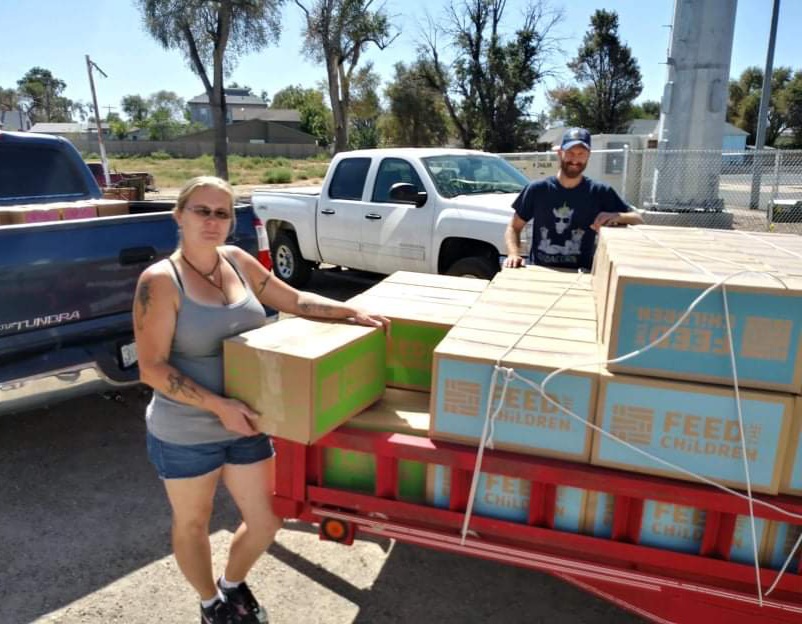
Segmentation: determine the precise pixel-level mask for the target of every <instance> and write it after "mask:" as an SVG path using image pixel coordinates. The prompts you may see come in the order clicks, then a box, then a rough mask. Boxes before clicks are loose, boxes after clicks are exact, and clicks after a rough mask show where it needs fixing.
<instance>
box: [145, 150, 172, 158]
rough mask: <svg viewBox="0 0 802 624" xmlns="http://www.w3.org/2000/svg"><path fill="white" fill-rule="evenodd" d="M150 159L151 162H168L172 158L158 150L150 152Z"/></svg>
mask: <svg viewBox="0 0 802 624" xmlns="http://www.w3.org/2000/svg"><path fill="white" fill-rule="evenodd" d="M150 157H151V158H152V159H153V160H169V159H171V158H172V156H170V154H168V153H167V152H165V151H164V150H159V151H157V152H151V153H150Z"/></svg>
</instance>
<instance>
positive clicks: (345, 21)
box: [295, 0, 395, 152]
mask: <svg viewBox="0 0 802 624" xmlns="http://www.w3.org/2000/svg"><path fill="white" fill-rule="evenodd" d="M295 4H297V5H298V6H299V7H300V8H301V10H302V11H303V13H304V16H305V18H306V27H305V29H304V37H305V44H304V49H305V51H306V54H307V55H308V56H309V57H310V58H311V59H312V60H314V61H315V62H317V63H320V64H324V65H325V66H326V76H327V85H328V90H329V101H330V104H331V110H332V114H333V117H334V150H335V152H340V151H343V150H345V149H346V148H347V146H348V129H349V115H350V111H351V81H352V79H353V77H354V71H355V70H356V67H357V65H358V63H359V61H360V58H361V56H362V54H363V53H364V52H365V50H366V49H367V48H368V46H369V45H371V44H373V45H375V46H376V47H377V48H379V49H380V50H383V49H385V48H386V47H387V46H388V45H390V43H392V41H393V40H394V39H395V36H391V34H390V31H391V24H390V19H389V17H388V16H387V13H386V12H385V11H384V9H383V8H378V9H376V10H375V11H374V10H372V9H371V7H372V4H373V0H295Z"/></svg>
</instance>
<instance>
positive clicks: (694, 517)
mask: <svg viewBox="0 0 802 624" xmlns="http://www.w3.org/2000/svg"><path fill="white" fill-rule="evenodd" d="M788 245H792V246H793V245H797V246H798V245H799V242H798V240H797V239H796V238H794V237H791V238H790V239H789V238H788V237H784V236H779V237H777V238H774V237H772V236H769V235H759V236H756V235H747V234H741V233H738V232H720V231H715V230H688V229H684V228H656V227H637V228H627V229H625V230H624V229H605V230H603V231H602V233H601V235H600V237H599V247H598V250H597V255H596V259H595V263H594V275H593V278H594V279H593V286H594V291H595V295H596V297H595V298H596V304H597V311H598V313H599V318H600V325H599V335H600V341H601V344H602V346H603V351H604V359H606V360H610V363H609V364H608V365H607V366H606V368H605V370H603V371H602V374H601V381H600V387H599V401H598V407H597V411H596V419H597V420H596V422H597V424H598V425H599V426H600V427H602V429H603V430H604V431H607V432H610V433H612V434H614V435H615V436H617V437H618V438H621V439H623V440H626V441H627V442H628V443H629V444H631V445H632V447H634V448H636V449H640V450H642V451H645V452H647V453H649V454H651V455H654V456H657V457H659V458H661V459H663V460H666V461H669V462H671V463H673V464H675V465H678V466H681V467H682V468H684V469H686V470H689V471H692V472H694V473H696V474H699V475H702V476H704V477H707V478H709V479H712V480H714V481H716V482H718V483H722V484H725V485H728V486H731V487H733V488H736V489H740V490H745V489H746V473H745V468H744V460H743V453H744V449H743V445H742V435H743V442H745V453H746V456H747V458H748V460H749V472H750V475H749V476H750V481H751V486H752V490H753V491H754V492H762V493H767V494H776V493H778V491H779V492H782V493H794V491H793V483H792V482H793V481H794V475H796V474H797V472H795V471H794V467H793V466H794V465H795V463H796V457H797V456H798V455H800V453H799V448H798V447H799V443H798V437H797V438H795V437H793V436H791V440H792V444H791V445H790V446H789V444H788V441H789V435H790V434H791V433H792V432H793V433H794V435H796V436H798V431H799V426H800V420H802V413H800V410H802V402H800V398H799V396H798V395H799V394H800V393H802V280H800V279H799V275H798V273H799V271H798V267H799V266H802V265H800V264H799V259H801V258H802V255H800V256H799V258H796V256H795V255H794V253H795V251H794V250H793V249H790V248H789V247H788ZM789 252H790V253H789ZM722 280H726V282H725V287H726V294H727V304H728V312H729V329H728V323H727V315H726V314H725V311H724V298H723V295H722V290H721V289H720V288H719V289H716V290H713V291H711V292H710V294H709V295H708V296H707V297H706V298H704V299H702V300H699V297H700V295H701V294H702V293H703V292H704V291H705V290H707V289H709V288H711V287H712V286H714V285H716V284H717V283H719V282H721V281H722ZM692 305H694V307H693V310H692V311H691V312H690V313H689V314H688V315H687V317H686V318H683V316H684V315H685V312H686V311H687V310H688V308H689V307H691V306H692ZM675 325H676V328H675V330H674V331H673V333H672V334H671V335H670V336H669V337H667V338H666V339H664V340H661V341H660V342H658V343H657V344H656V345H655V346H654V347H651V348H649V345H651V344H652V343H654V342H655V341H657V340H658V339H660V337H661V336H662V335H664V334H665V333H666V332H667V331H668V330H669V328H671V327H673V326H675ZM730 331H731V332H732V339H730ZM632 353H637V355H634V356H633V357H629V358H627V357H625V356H627V355H628V354H632ZM733 360H734V363H735V370H734V369H733ZM735 371H737V378H738V385H739V387H740V398H741V408H742V418H743V423H744V427H743V432H742V431H741V428H740V426H739V418H738V411H737V408H736V401H735V392H734V387H733V386H734V379H735ZM591 463H594V464H597V465H601V466H608V467H613V468H620V469H624V470H631V471H637V472H644V473H648V474H657V475H664V476H668V477H672V478H678V479H689V480H691V479H692V477H690V476H688V475H685V474H683V473H681V472H678V471H676V470H673V469H671V468H669V467H667V466H665V465H661V464H659V463H657V462H655V461H654V460H652V459H649V458H647V457H645V456H644V455H642V454H640V453H638V452H637V451H636V450H633V448H630V447H626V446H624V445H622V444H620V443H619V442H617V441H615V440H612V439H609V438H607V437H605V436H603V435H596V436H595V437H594V443H593V452H592V456H591ZM796 485H797V487H798V486H799V485H800V483H799V482H797V484H796ZM598 498H599V503H598V504H597V508H598V507H604V506H605V505H608V504H611V503H610V502H609V501H605V498H609V497H606V496H605V495H603V494H599V495H598ZM738 522H739V526H740V525H742V524H743V523H744V522H745V523H746V527H747V529H748V530H744V531H742V533H738V531H736V538H737V539H736V541H735V544H734V546H733V548H734V549H736V547H737V550H738V552H737V553H736V552H735V551H733V553H732V556H733V558H734V559H737V560H742V561H745V562H751V561H752V559H753V555H752V546H751V529H750V528H748V518H739V520H738ZM602 526H603V523H602ZM599 530H604V529H603V528H601V529H599ZM703 530H704V513H703V512H701V511H700V510H696V509H690V508H684V507H681V506H670V505H666V504H665V503H662V502H659V501H647V504H646V506H645V509H644V518H643V529H642V534H641V542H642V543H647V544H655V545H659V546H664V547H672V548H675V549H677V550H688V551H689V552H692V551H695V550H698V547H699V545H700V543H701V539H702V533H703ZM756 531H757V534H758V540H759V542H760V544H759V556H760V558H761V563H764V564H773V563H775V562H776V560H777V558H778V554H777V553H778V552H780V551H781V550H782V549H781V548H779V547H778V546H777V544H778V543H779V542H782V541H783V540H784V539H785V538H784V535H785V533H789V532H790V533H793V527H789V526H788V525H784V524H782V523H769V522H764V521H760V520H758V521H757V522H756ZM738 535H740V536H741V537H740V538H738ZM778 548H779V550H778ZM770 553H773V554H770ZM780 563H782V562H780Z"/></svg>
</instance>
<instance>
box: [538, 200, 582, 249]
mask: <svg viewBox="0 0 802 624" xmlns="http://www.w3.org/2000/svg"><path fill="white" fill-rule="evenodd" d="M552 214H553V215H554V230H555V232H556V234H558V235H560V236H561V237H562V236H565V235H566V230H568V229H569V228H570V227H571V220H572V218H573V216H574V211H573V209H572V208H571V207H570V206H568V204H567V203H565V202H563V205H562V206H560V207H559V208H555V209H554V210H552ZM570 234H571V236H570V238H567V239H566V240H565V242H564V243H563V244H562V245H556V244H554V243H552V241H551V239H552V237H551V235H550V232H549V228H547V227H545V226H542V227H541V228H540V243H539V244H538V246H537V248H538V251H542V252H543V253H546V254H549V255H563V256H577V255H579V254H580V253H581V251H582V237H583V236H585V230H584V229H582V228H574V229H573V230H571V232H570Z"/></svg>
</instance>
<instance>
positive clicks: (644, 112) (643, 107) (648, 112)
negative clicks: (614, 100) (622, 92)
mask: <svg viewBox="0 0 802 624" xmlns="http://www.w3.org/2000/svg"><path fill="white" fill-rule="evenodd" d="M632 119H660V102H655V101H654V100H645V101H643V102H641V103H640V104H635V105H634V106H633V107H632Z"/></svg>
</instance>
